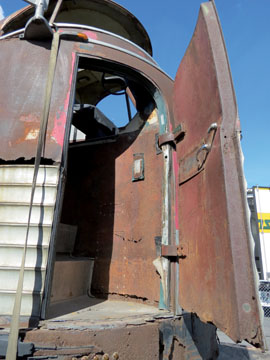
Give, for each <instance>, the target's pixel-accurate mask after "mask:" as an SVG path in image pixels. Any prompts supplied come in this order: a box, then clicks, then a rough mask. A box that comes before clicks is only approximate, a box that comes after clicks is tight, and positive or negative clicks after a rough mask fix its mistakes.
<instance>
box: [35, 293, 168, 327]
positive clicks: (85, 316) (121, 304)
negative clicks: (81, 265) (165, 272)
mask: <svg viewBox="0 0 270 360" xmlns="http://www.w3.org/2000/svg"><path fill="white" fill-rule="evenodd" d="M172 316H173V314H172V313H170V312H169V311H167V310H159V309H158V308H156V307H154V306H150V305H145V304H141V303H138V302H131V301H121V300H103V299H97V298H89V297H88V296H81V297H78V298H76V299H73V300H72V301H64V302H63V301H62V302H59V303H55V304H53V305H51V307H50V309H49V314H48V319H47V320H44V321H42V322H40V325H41V327H43V328H47V329H59V328H72V329H95V328H97V329H101V328H108V327H109V328H113V327H119V326H121V325H123V326H126V325H136V324H142V323H145V322H147V321H149V322H151V321H153V320H155V319H158V318H167V317H172Z"/></svg>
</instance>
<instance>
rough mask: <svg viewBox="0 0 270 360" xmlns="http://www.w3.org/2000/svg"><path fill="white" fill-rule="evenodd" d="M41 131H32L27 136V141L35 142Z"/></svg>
mask: <svg viewBox="0 0 270 360" xmlns="http://www.w3.org/2000/svg"><path fill="white" fill-rule="evenodd" d="M38 134H39V129H31V130H30V131H29V133H28V134H27V135H26V137H25V140H35V139H37V138H38Z"/></svg>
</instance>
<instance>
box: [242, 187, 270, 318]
mask: <svg viewBox="0 0 270 360" xmlns="http://www.w3.org/2000/svg"><path fill="white" fill-rule="evenodd" d="M247 199H248V204H249V208H250V212H251V216H250V223H251V231H252V235H253V238H254V241H255V262H256V267H257V270H258V274H259V279H260V286H259V293H260V299H261V303H262V306H263V309H264V313H265V316H270V187H262V186H253V187H252V188H251V189H248V190H247Z"/></svg>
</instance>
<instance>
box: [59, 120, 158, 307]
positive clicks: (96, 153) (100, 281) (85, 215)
mask: <svg viewBox="0 0 270 360" xmlns="http://www.w3.org/2000/svg"><path fill="white" fill-rule="evenodd" d="M158 128H159V124H158V118H157V116H156V115H155V116H150V117H149V121H146V123H145V125H144V127H143V129H142V130H141V132H138V131H136V132H131V133H127V134H122V135H119V136H118V137H117V139H116V141H114V142H110V143H107V144H104V143H103V144H102V143H101V144H100V145H98V144H96V145H89V146H84V147H77V148H76V147H74V148H71V149H70V151H69V160H68V167H67V168H68V173H67V184H66V193H65V198H64V202H63V211H62V219H61V221H62V222H63V223H67V224H73V225H78V237H77V242H76V246H75V254H76V255H79V256H90V257H94V258H95V266H94V273H93V282H92V290H93V292H95V293H99V294H103V295H107V294H120V295H126V296H131V297H138V298H141V299H145V300H148V301H150V302H152V303H154V302H155V303H156V304H157V302H158V301H159V290H160V289H159V287H160V278H159V275H158V274H157V273H156V270H155V267H154V265H153V264H152V262H153V260H154V259H155V258H156V256H157V255H156V245H155V236H160V235H161V217H162V215H161V212H162V197H161V192H162V181H163V159H162V157H157V155H156V151H155V146H154V139H155V133H157V132H158ZM140 153H143V154H144V180H141V181H133V176H134V173H133V155H134V154H140ZM139 158H140V159H141V157H139ZM85 159H91V161H89V162H85ZM71 208H72V209H76V211H74V212H70V209H71Z"/></svg>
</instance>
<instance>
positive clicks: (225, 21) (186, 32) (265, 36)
mask: <svg viewBox="0 0 270 360" xmlns="http://www.w3.org/2000/svg"><path fill="white" fill-rule="evenodd" d="M117 2H118V3H119V4H120V5H122V6H124V7H126V8H127V9H128V10H129V11H131V12H132V13H133V14H134V15H135V16H136V17H138V19H139V20H140V21H141V22H142V24H143V25H144V27H145V28H146V30H147V31H148V33H149V35H150V38H151V41H152V45H153V52H154V58H155V60H156V61H157V62H158V63H159V65H160V66H161V67H162V68H163V69H164V70H165V71H166V72H167V73H168V74H169V75H170V76H171V77H174V76H175V74H176V71H177V68H178V66H179V63H180V61H181V59H182V57H183V55H184V53H185V49H186V47H187V46H188V43H189V41H190V38H191V36H192V33H193V30H194V27H195V24H196V19H197V16H198V10H199V5H200V3H201V1H199V0H190V1H180V0H170V1H161V0H146V1H142V0H137V1H134V0H118V1H117ZM0 5H1V7H2V9H3V12H4V15H5V16H7V15H9V14H10V13H12V12H14V11H16V10H18V9H20V8H22V7H23V6H25V5H26V3H25V2H24V1H22V0H12V1H10V0H0ZM216 6H217V9H218V13H219V16H220V20H221V24H222V28H223V33H224V37H225V42H226V46H227V51H228V55H229V59H230V65H231V70H232V76H233V81H234V86H235V91H236V96H237V102H238V108H239V116H240V120H241V125H242V132H243V140H242V147H243V152H244V155H245V165H244V169H245V175H246V178H247V182H248V186H253V185H257V184H258V185H263V186H270V166H269V165H268V159H269V156H270V121H269V120H270V110H269V106H270V105H269V103H270V102H269V95H270V77H269V63H270V22H269V14H270V1H269V0H256V1H254V0H226V1H224V0H216ZM0 17H1V9H0Z"/></svg>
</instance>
